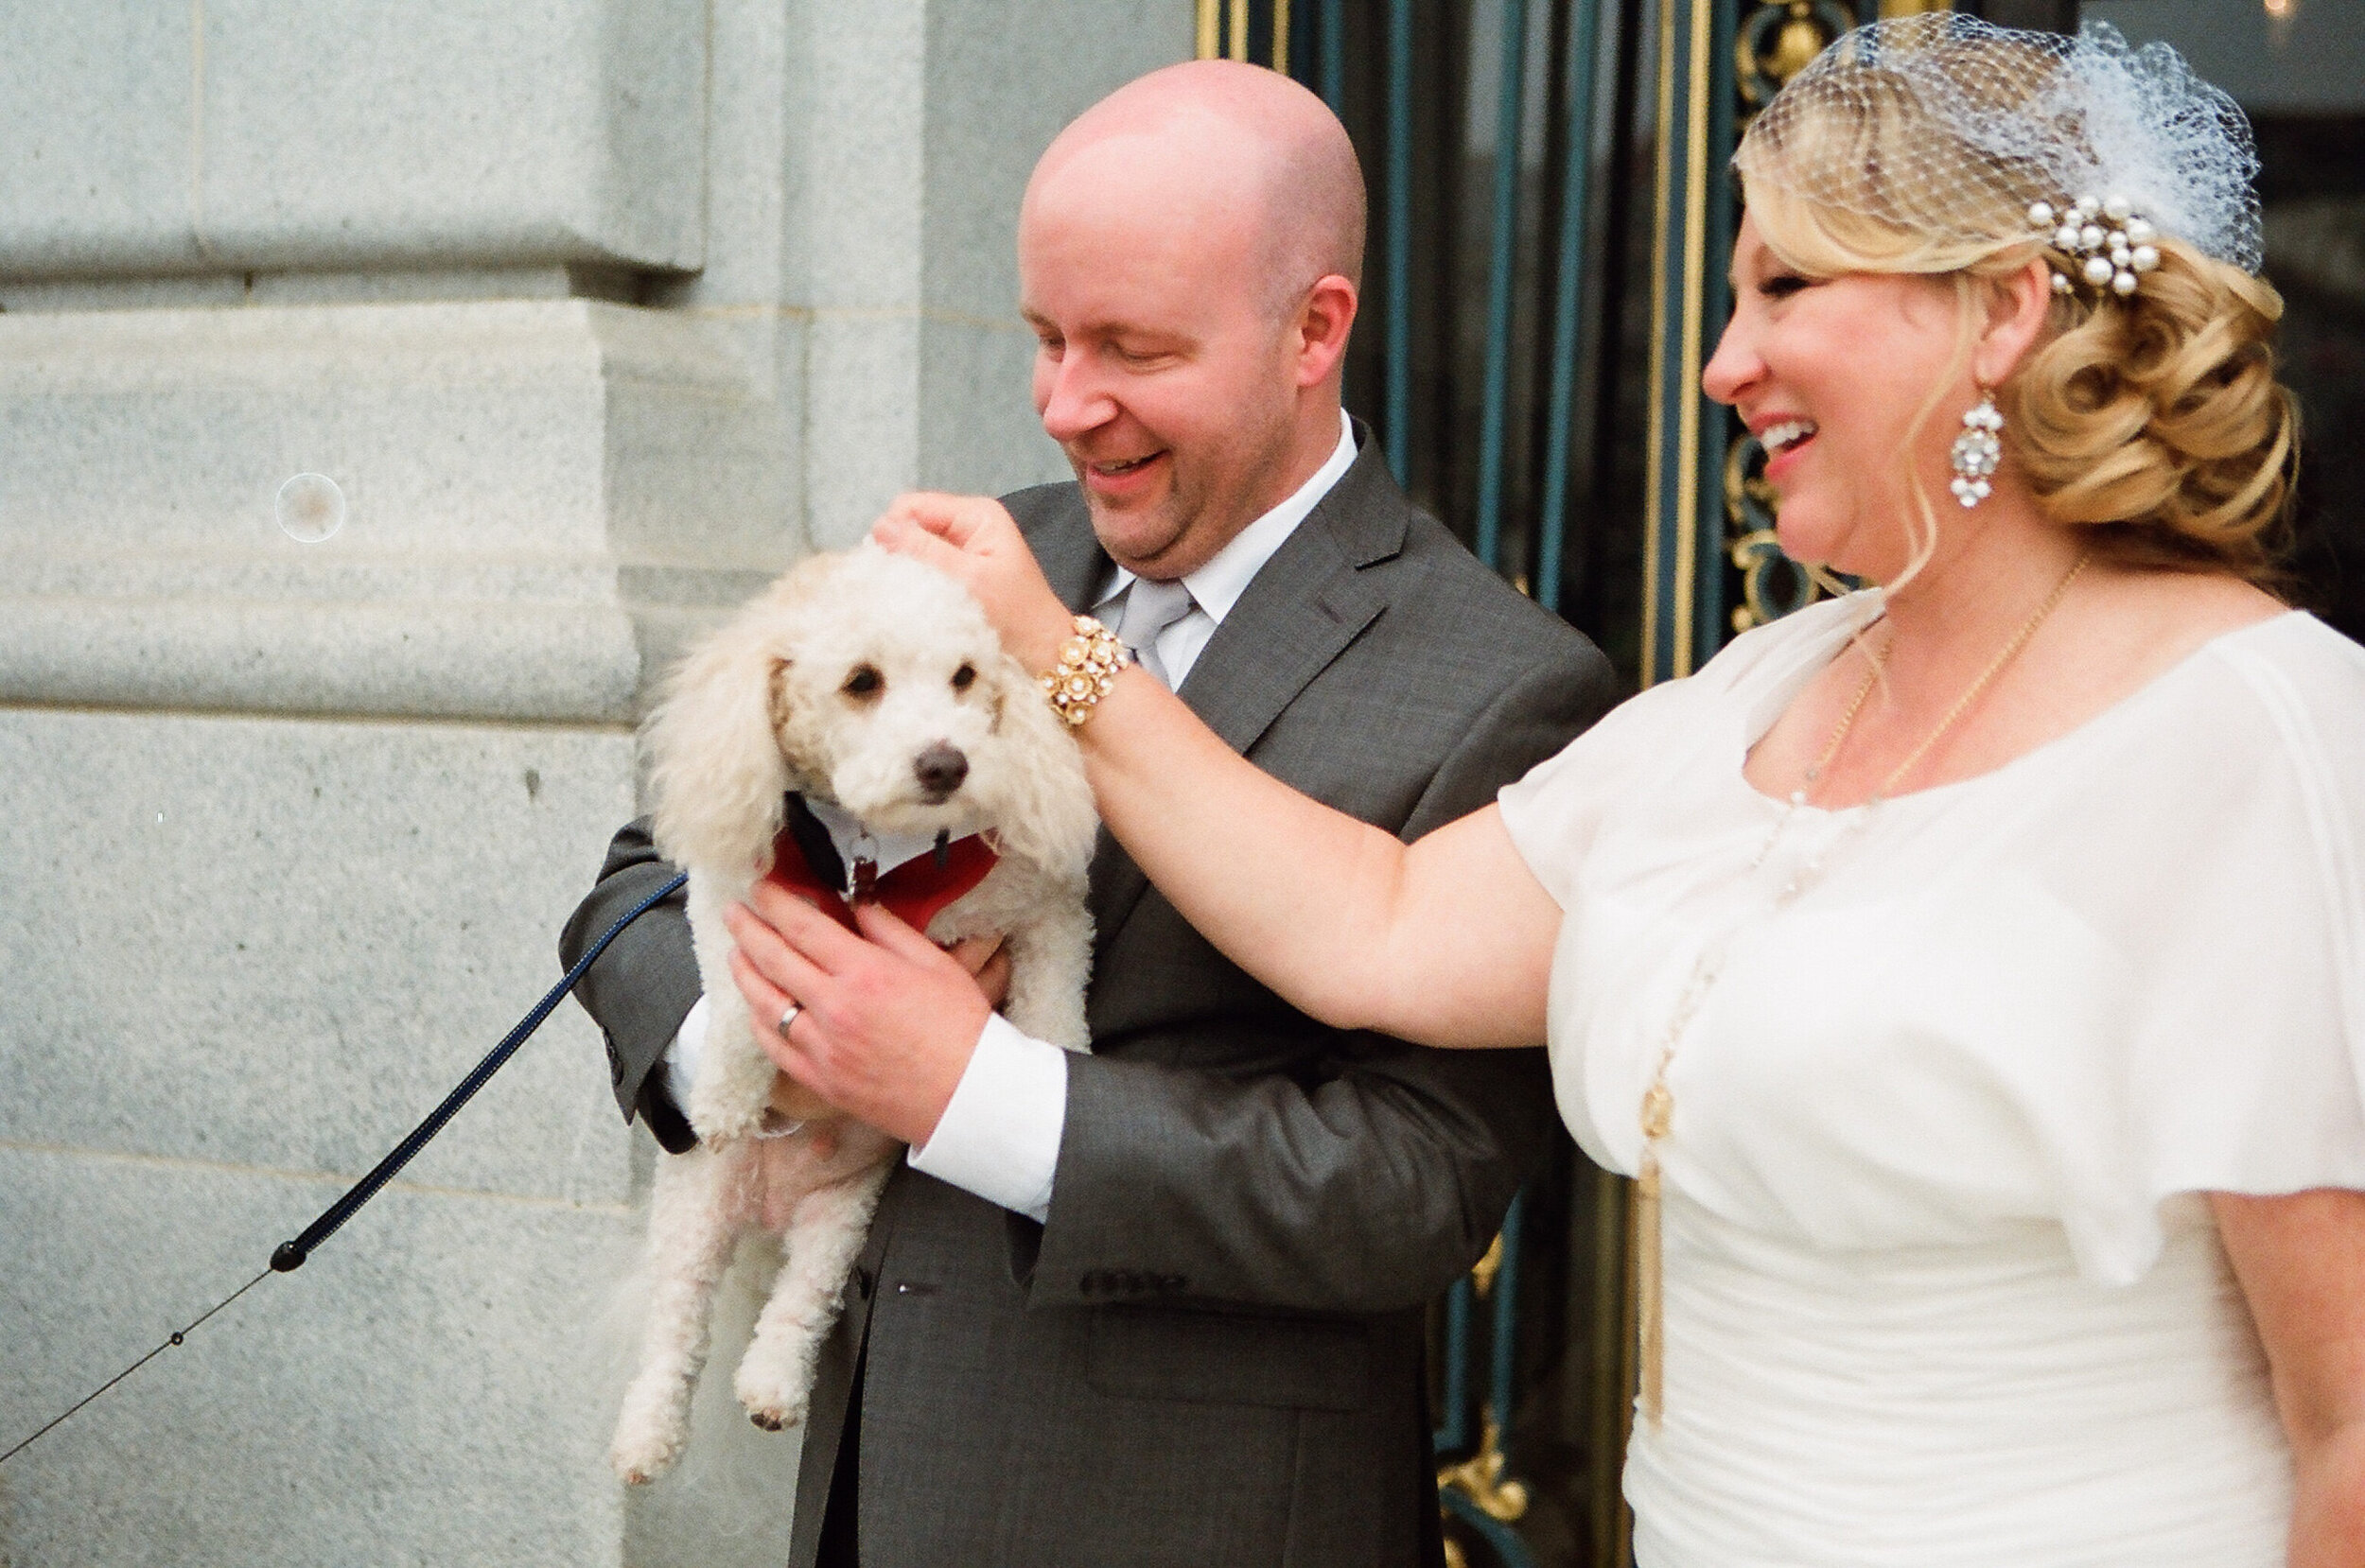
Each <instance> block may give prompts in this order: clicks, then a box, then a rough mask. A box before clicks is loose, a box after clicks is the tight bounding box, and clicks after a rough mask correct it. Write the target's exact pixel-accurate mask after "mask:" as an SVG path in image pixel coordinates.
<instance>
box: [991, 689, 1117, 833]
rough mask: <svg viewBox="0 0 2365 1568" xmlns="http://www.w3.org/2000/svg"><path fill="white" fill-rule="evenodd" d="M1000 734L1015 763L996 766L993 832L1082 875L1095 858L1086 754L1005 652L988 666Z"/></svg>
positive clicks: (1094, 816)
mask: <svg viewBox="0 0 2365 1568" xmlns="http://www.w3.org/2000/svg"><path fill="white" fill-rule="evenodd" d="M992 680H993V685H994V691H993V699H994V701H995V703H996V704H997V709H996V711H997V712H998V714H999V716H1000V720H1001V723H1000V726H999V728H1000V733H1001V737H1002V741H1003V743H1004V744H1005V745H1006V746H1008V747H1009V748H1010V750H1011V753H1012V754H1013V755H1012V760H1013V762H1014V763H1015V766H1012V767H1009V768H1007V769H998V770H996V771H997V772H998V773H1001V774H1005V775H1007V776H1006V777H1004V778H1002V779H1001V780H1000V786H1001V806H1000V809H999V810H996V811H995V812H994V837H995V839H996V840H997V841H999V843H1000V844H1001V845H1002V852H1003V853H1004V854H1006V855H1010V856H1012V857H1014V858H1016V859H1018V860H1021V861H1025V862H1028V863H1030V864H1034V865H1039V866H1042V867H1043V868H1044V869H1046V870H1048V871H1050V872H1052V873H1053V874H1054V875H1057V876H1061V877H1069V876H1073V877H1077V878H1081V877H1082V876H1083V875H1084V873H1085V872H1086V870H1087V869H1088V868H1089V867H1090V866H1091V864H1092V858H1093V841H1094V837H1095V833H1096V832H1097V830H1098V828H1099V826H1100V817H1099V814H1098V813H1097V812H1096V811H1095V810H1094V809H1093V792H1092V785H1091V783H1090V782H1089V781H1087V780H1086V778H1085V776H1084V754H1083V752H1082V750H1081V749H1079V748H1078V747H1077V744H1076V737H1075V736H1074V735H1072V734H1070V733H1069V732H1068V724H1067V721H1066V720H1065V719H1062V718H1060V715H1059V713H1058V711H1057V710H1056V709H1054V708H1053V707H1052V706H1051V703H1050V700H1049V699H1048V698H1046V697H1045V696H1044V695H1043V691H1042V683H1041V682H1040V681H1038V680H1036V678H1035V677H1034V676H1033V675H1031V674H1029V673H1028V672H1027V671H1026V667H1025V665H1022V664H1020V663H1019V662H1018V660H1016V659H1014V658H1012V657H1010V656H1009V655H1008V654H1007V653H1005V654H1002V655H1001V656H1000V657H999V658H997V659H996V660H995V661H994V667H993V671H992Z"/></svg>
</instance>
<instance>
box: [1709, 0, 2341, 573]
mask: <svg viewBox="0 0 2365 1568" xmlns="http://www.w3.org/2000/svg"><path fill="white" fill-rule="evenodd" d="M2162 100H2165V101H2162ZM2196 106H2198V108H2199V111H2200V113H2195V107H2196ZM2203 121H2207V122H2208V123H2200V122H2203ZM2197 125H2198V126H2199V131H2198V133H2197V132H2196V126H2197ZM2180 138H2181V140H2180ZM2113 142H2114V145H2101V146H2098V145H2097V144H2111V143H2113ZM2129 164H2132V165H2134V166H2135V167H2134V173H2135V175H2136V177H2137V181H2138V183H2140V184H2141V185H2142V186H2147V187H2151V189H2144V190H2142V191H2141V192H2140V194H2134V200H2135V201H2136V204H2137V209H2138V211H2140V212H2143V213H2144V214H2145V215H2146V217H2149V218H2152V219H2153V221H2154V222H2155V224H2156V225H2157V227H2158V228H2159V230H2160V231H2161V235H2160V237H2159V238H2157V239H2156V240H2154V241H2152V243H2153V245H2154V246H2155V248H2156V249H2157V251H2158V253H2159V258H2160V259H2159V264H2158V266H2157V267H2155V268H2154V269H2153V270H2149V271H2147V272H2145V273H2144V274H2142V277H2141V280H2140V286H2139V287H2137V288H2136V290H2135V291H2134V292H2133V293H2132V294H2129V295H2120V294H2117V293H2114V292H2112V291H2111V290H2109V289H2108V288H2103V289H2095V288H2093V287H2085V286H2082V285H2081V286H2079V287H2075V288H2073V289H2072V290H2071V291H2070V292H2068V293H2056V294H2055V295H2054V296H2053V305H2052V308H2051V317H2050V320H2049V322H2047V327H2046V331H2045V333H2044V335H2043V336H2042V337H2041V339H2040V340H2039V341H2038V342H2037V344H2036V345H2035V347H2033V348H2032V349H2031V350H2030V352H2029V353H2028V354H2027V355H2026V356H2025V357H2023V360H2022V361H2021V363H2020V365H2019V367H2018V369H2017V370H2016V371H2015V372H2014V374H2013V375H2012V376H2011V378H2010V379H2009V380H2007V381H2006V383H2005V384H2004V385H2002V386H2000V387H1998V388H1996V389H1995V396H1996V402H1997V405H1998V407H1999V408H2000V409H2001V410H2002V412H2003V414H2004V417H2005V421H2006V428H2005V433H2004V442H2005V449H2006V453H2007V454H2008V456H2009V457H2010V458H2011V459H2012V460H2013V461H2015V462H2017V463H2018V465H2019V467H2020V469H2021V471H2022V473H2023V475H2025V476H2026V478H2027V480H2028V483H2029V485H2030V488H2031V489H2032V490H2033V491H2034V492H2035V494H2036V496H2037V497H2038V500H2039V502H2040V503H2041V505H2042V506H2043V507H2044V509H2045V512H2046V514H2048V515H2049V516H2051V517H2052V518H2053V519H2054V520H2055V521H2057V522H2058V523H2060V524H2062V525H2064V526H2068V527H2076V528H2080V529H2083V530H2086V531H2089V532H2090V533H2091V535H2092V537H2093V548H2094V550H2095V552H2096V553H2097V554H2099V555H2102V556H2104V557H2105V558H2107V559H2111V560H2114V561H2119V562H2124V563H2128V564H2131V565H2143V566H2167V567H2176V568H2181V569H2185V570H2208V571H2226V572H2232V573H2234V574H2237V575H2239V576H2242V577H2244V578H2248V579H2251V580H2252V581H2257V580H2261V579H2265V578H2268V577H2270V576H2272V575H2273V571H2274V563H2275V558H2276V555H2277V553H2278V550H2279V548H2280V546H2281V544H2282V542H2283V534H2284V528H2285V522H2284V519H2285V503H2286V497H2287V496H2288V493H2289V488H2290V482H2291V478H2292V474H2293V470H2294V467H2295V464H2296V460H2297V451H2298V434H2299V413H2298V406H2297V403H2296V402H2295V400H2294V399H2293V398H2292V396H2291V393H2290V392H2289V391H2288V390H2287V389H2286V388H2285V387H2283V386H2282V385H2281V384H2280V383H2278V382H2277V381H2276V380H2275V377H2274V365H2273V356H2272V353H2271V349H2270V347H2269V344H2270V340H2271V339H2272V335H2273V330H2274V324H2275V322H2276V321H2277V320H2278V319H2279V318H2280V317H2281V316H2282V314H2283V300H2282V297H2281V296H2280V295H2278V294H2277V293H2276V292H2275V290H2274V288H2273V287H2271V286H2270V285H2269V284H2268V283H2266V282H2265V281H2264V280H2262V279H2259V278H2256V277H2253V276H2251V272H2250V271H2249V270H2246V268H2248V267H2254V266H2255V265H2256V253H2257V233H2258V230H2257V212H2256V203H2255V200H2254V199H2253V198H2252V197H2251V194H2250V188H2249V180H2250V175H2251V170H2252V169H2253V168H2254V166H2255V165H2254V161H2252V160H2251V154H2250V144H2249V131H2248V127H2247V125H2246V124H2245V123H2244V122H2243V121H2242V120H2241V117H2240V111H2239V110H2238V109H2235V108H2234V105H2233V104H2232V102H2231V100H2229V99H2226V98H2225V97H2224V96H2223V95H2222V94H2219V93H2217V92H2216V90H2215V89H2214V88H2209V87H2207V86H2206V85H2205V84H2203V83H2199V82H2198V81H2196V80H2195V79H2194V78H2192V77H2191V75H2190V73H2189V72H2186V71H2185V70H2184V67H2183V63H2182V61H2180V60H2178V59H2177V58H2176V57H2175V56H2174V55H2173V54H2172V53H2170V52H2168V51H2167V50H2166V49H2165V48H2164V46H2160V45H2155V46H2153V47H2152V48H2148V49H2146V50H2144V51H2142V52H2141V53H2139V54H2130V53H2129V52H2128V50H2127V48H2126V45H2125V44H2124V43H2123V42H2122V41H2120V40H2119V39H2118V37H2117V35H2116V34H2115V33H2114V32H2111V31H2110V29H2108V28H2107V27H2096V26H2090V27H2089V29H2088V31H2087V33H2086V34H2085V35H2084V36H2083V37H2081V38H2079V39H2077V40H2075V41H2072V40H2066V39H2058V38H2053V37H2051V36H2049V35H2045V34H2031V33H2015V32H2006V31H2004V30H2002V29H1998V28H1993V27H1988V26H1984V25H1981V24H1976V23H1970V22H1967V21H1965V20H1964V19H1961V18H1952V17H1946V16H1943V15H1933V16H1928V17H1916V18H1912V19H1909V20H1907V21H1903V22H1891V23H1883V24H1879V25H1878V26H1875V27H1870V28H1864V29H1859V31H1858V32H1856V33H1851V34H1849V35H1848V37H1847V38H1846V39H1843V40H1842V41H1841V42H1840V43H1839V44H1834V45H1833V46H1832V48H1831V49H1830V50H1827V51H1826V52H1825V54H1824V55H1823V56H1822V57H1821V58H1819V59H1818V60H1817V61H1815V63H1814V64H1813V65H1812V66H1810V67H1809V68H1808V70H1807V71H1805V72H1803V73H1801V74H1800V76H1799V78H1797V79H1796V80H1795V81H1793V82H1792V83H1791V84H1790V86H1788V87H1786V88H1785V89H1784V90H1783V91H1782V93H1781V94H1780V95H1779V96H1777V97H1776V99H1775V101H1774V103H1773V104H1771V105H1769V106H1768V108H1767V109H1766V111H1765V113H1762V114H1761V115H1760V116H1759V117H1758V119H1757V121H1756V122H1754V123H1753V124H1752V125H1751V127H1750V129H1749V131H1748V133H1747V135H1746V136H1745V137H1744V138H1743V142H1742V146H1741V149H1740V151H1739V152H1738V153H1736V154H1735V155H1734V159H1733V166H1734V169H1735V171H1736V172H1737V173H1738V174H1739V176H1740V178H1741V180H1742V183H1743V188H1744V190H1745V192H1746V195H1747V199H1748V205H1749V214H1750V217H1751V218H1752V219H1754V221H1755V223H1756V225H1757V229H1758V232H1759V234H1760V235H1761V237H1762V238H1763V240H1764V242H1765V244H1766V246H1767V248H1768V249H1770V250H1771V251H1773V253H1775V254H1776V255H1778V256H1779V257H1780V258H1781V260H1782V261H1783V263H1784V265H1786V266H1789V267H1792V268H1795V269H1796V270H1799V271H1801V272H1803V273H1805V274H1807V275H1809V276H1822V277H1830V276H1836V275H1838V274H1840V273H1843V272H1892V273H1908V272H1910V273H1927V274H1951V275H1952V276H1953V279H1954V283H1955V288H1956V293H1957V296H1958V303H1959V305H1960V311H1959V321H1960V325H1959V328H1958V336H1957V344H1956V357H1955V360H1954V363H1953V365H1952V366H1951V367H1950V369H1949V370H1948V372H1947V374H1946V375H1945V376H1943V377H1942V378H1941V380H1940V382H1939V384H1938V385H1937V386H1936V387H1934V388H1933V389H1932V392H1931V396H1930V398H1929V399H1928V400H1927V401H1926V402H1925V403H1924V405H1923V407H1922V408H1921V409H1920V410H1919V412H1918V418H1917V419H1916V421H1915V424H1914V430H1915V432H1916V433H1917V434H1918V431H1919V430H1920V429H1921V428H1922V427H1923V424H1924V423H1925V422H1926V421H1927V420H1928V419H1929V418H1930V417H1931V416H1932V415H1933V414H1934V413H1935V412H1936V402H1937V400H1938V399H1939V398H1940V397H1941V396H1943V395H1944V389H1945V387H1946V386H1948V385H1952V384H1953V383H1954V382H1955V381H1956V380H1957V378H1958V377H1959V376H1960V375H1961V373H1962V369H1963V367H1964V366H1965V365H1966V364H1968V362H1969V358H1970V355H1971V346H1972V343H1973V341H1974V340H1975V338H1976V335H1977V330H1978V323H1979V322H1981V320H1983V319H1984V314H1985V312H1984V309H1983V308H1982V306H1983V305H1984V304H1985V298H1984V296H1986V295H1988V293H1989V292H1990V291H1991V290H1992V289H1994V288H1995V287H1998V285H1999V284H2000V281H2001V280H2002V279H2004V278H2006V277H2008V276H2010V275H2012V274H2014V273H2017V272H2019V271H2020V270H2022V269H2023V268H2025V267H2026V266H2027V265H2028V263H2029V262H2031V261H2032V260H2034V259H2036V258H2037V257H2039V256H2041V255H2044V254H2046V253H2047V247H2048V246H2049V245H2050V244H2051V243H2052V241H2051V238H2050V235H2048V234H2046V233H2043V232H2041V231H2039V230H2038V229H2037V227H2036V226H2035V225H2034V224H2032V223H2031V221H2030V218H2029V208H2030V206H2031V205H2032V204H2033V203H2035V202H2039V201H2043V202H2047V203H2049V204H2050V205H2052V206H2054V207H2055V208H2057V209H2058V208H2062V207H2064V206H2066V205H2067V204H2068V202H2069V201H2070V200H2075V199H2076V197H2078V196H2080V195H2085V194H2088V193H2089V191H2092V192H2093V194H2095V195H2097V196H2098V195H2101V194H2102V193H2103V192H2102V190H2101V189H2098V188H2095V184H2094V182H2097V181H2100V180H2107V179H2109V178H2110V177H2111V175H2112V174H2118V175H2119V176H2120V177H2121V178H2122V179H2124V178H2126V177H2127V176H2126V174H2125V173H2124V172H2123V171H2124V170H2125V169H2126V167H2127V166H2128V165H2129ZM2146 164H2148V166H2146ZM2110 188H2111V189H2112V191H2113V194H2115V193H2116V188H2115V187H2110ZM2152 189H2157V190H2161V191H2164V192H2166V193H2167V194H2166V195H2164V196H2157V197H2155V196H2152ZM2146 198H2149V199H2150V200H2146ZM2180 202H2181V204H2182V205H2181V207H2179V206H2178V205H2177V204H2178V203H2180ZM2164 209H2166V210H2164ZM2196 239H2198V240H2199V243H2198V244H2197V243H2195V240H2196ZM2203 247H2207V248H2208V250H2209V251H2214V252H2216V254H2212V253H2207V252H2205V251H2204V249H2203ZM2221 256H2231V257H2233V258H2234V260H2227V259H2220V257H2221ZM2075 259H2076V258H2074V257H2065V256H2063V255H2060V254H2058V253H2057V254H2056V255H2055V257H2054V260H2055V263H2056V266H2057V269H2058V267H2060V266H2061V265H2062V264H2064V263H2069V264H2074V263H2075ZM2235 261H2239V262H2241V263H2243V265H2236V264H2235ZM1909 444H1910V443H1909ZM1918 490H1919V486H1918V481H1917V484H1916V492H1917V494H1918ZM1922 510H1923V513H1924V517H1925V521H1927V522H1929V523H1931V524H1932V525H1933V526H1934V525H1935V517H1934V516H1933V515H1932V514H1930V512H1929V509H1928V507H1927V505H1926V501H1925V504H1924V506H1923V508H1922Z"/></svg>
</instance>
